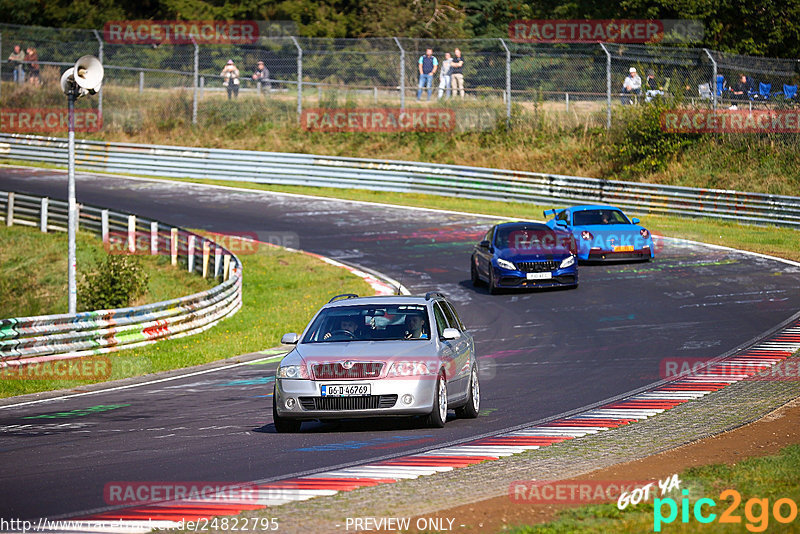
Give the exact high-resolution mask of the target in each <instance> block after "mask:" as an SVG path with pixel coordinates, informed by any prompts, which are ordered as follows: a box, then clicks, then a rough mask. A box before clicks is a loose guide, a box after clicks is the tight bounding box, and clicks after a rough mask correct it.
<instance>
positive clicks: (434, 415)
mask: <svg viewBox="0 0 800 534" xmlns="http://www.w3.org/2000/svg"><path fill="white" fill-rule="evenodd" d="M446 422H447V383H446V382H445V378H444V375H442V374H440V375H439V378H437V379H436V392H435V393H434V395H433V410H432V411H431V413H430V414H428V417H427V418H426V419H425V424H426V426H429V427H432V428H442V427H444V424H445V423H446Z"/></svg>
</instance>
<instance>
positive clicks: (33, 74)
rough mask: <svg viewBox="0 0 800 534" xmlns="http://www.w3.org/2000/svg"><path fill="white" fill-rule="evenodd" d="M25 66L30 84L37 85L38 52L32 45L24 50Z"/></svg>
mask: <svg viewBox="0 0 800 534" xmlns="http://www.w3.org/2000/svg"><path fill="white" fill-rule="evenodd" d="M25 66H26V68H27V70H28V81H29V82H30V83H31V84H32V85H39V54H38V53H37V52H36V48H34V47H32V46H29V47H28V49H27V50H25Z"/></svg>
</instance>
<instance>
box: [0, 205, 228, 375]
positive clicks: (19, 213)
mask: <svg viewBox="0 0 800 534" xmlns="http://www.w3.org/2000/svg"><path fill="white" fill-rule="evenodd" d="M0 213H2V214H3V217H2V223H3V224H8V225H11V224H19V225H26V226H35V227H39V228H40V229H42V231H46V230H56V231H66V226H67V203H66V202H64V201H58V200H52V199H46V198H40V197H34V196H30V195H23V194H20V193H11V192H6V191H0ZM160 224H161V223H158V222H157V221H150V220H146V219H142V218H139V217H136V216H133V215H128V214H123V213H117V212H113V211H110V210H104V209H101V208H97V207H93V206H86V205H82V206H80V213H79V217H78V225H79V228H82V229H89V230H91V231H93V232H95V233H98V234H101V235H102V236H103V237H104V240H107V238H108V235H109V232H114V233H119V235H122V236H129V237H130V239H131V241H133V240H134V239H135V238H136V236H142V235H144V236H148V237H149V239H148V240H149V241H150V243H148V244H149V245H151V248H150V251H151V253H154V254H155V253H157V252H158V251H159V250H169V251H170V253H171V254H172V253H173V252H175V253H176V254H180V255H181V256H182V258H181V260H182V261H181V265H182V266H183V260H184V259H185V265H186V267H187V268H188V269H189V270H190V271H197V272H198V273H207V274H210V275H211V276H213V277H215V278H221V279H222V283H220V284H219V285H217V286H215V287H213V288H211V289H209V290H207V291H203V292H201V293H197V294H194V295H189V296H187V297H182V298H177V299H173V300H168V301H165V302H157V303H155V304H147V305H145V306H137V307H132V308H121V309H116V310H99V311H90V312H82V313H77V314H74V315H72V314H62V315H43V316H38V317H21V318H13V319H0V368H2V367H6V366H10V365H19V364H22V363H28V362H31V361H46V360H56V359H64V358H75V357H80V356H88V355H94V354H103V353H107V352H113V351H116V350H120V349H124V348H133V347H139V346H142V345H147V344H150V343H154V342H156V341H157V340H160V339H169V338H177V337H183V336H188V335H191V334H196V333H199V332H202V331H203V330H206V329H208V328H210V327H212V326H214V325H215V324H216V323H217V322H219V321H220V320H222V319H224V318H226V317H229V316H231V315H233V314H234V313H236V312H237V311H238V310H239V308H240V307H241V305H242V267H241V262H240V261H239V259H238V258H237V257H236V255H235V254H233V253H232V252H230V251H228V250H227V249H225V248H223V247H220V246H219V245H217V244H216V243H214V242H213V241H211V240H208V239H207V238H205V237H203V236H200V235H197V234H194V233H192V232H188V231H186V230H183V229H179V228H169V230H170V231H169V232H168V233H167V232H163V231H161V232H159V227H160ZM163 228H168V227H166V226H163ZM173 240H174V243H173V242H172V241H173ZM159 241H161V242H159ZM167 242H168V243H167ZM206 242H208V246H205V244H206ZM173 262H175V260H174V259H173ZM65 275H66V273H65ZM204 275H205V274H204Z"/></svg>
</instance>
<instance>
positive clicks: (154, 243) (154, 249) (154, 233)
mask: <svg viewBox="0 0 800 534" xmlns="http://www.w3.org/2000/svg"><path fill="white" fill-rule="evenodd" d="M156 254H158V222H157V221H152V222H151V223H150V255H151V256H155V255H156Z"/></svg>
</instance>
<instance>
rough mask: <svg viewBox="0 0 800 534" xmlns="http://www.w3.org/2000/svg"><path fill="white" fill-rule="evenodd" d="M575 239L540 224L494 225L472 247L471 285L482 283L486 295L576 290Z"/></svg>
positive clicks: (576, 263) (558, 229) (568, 234)
mask: <svg viewBox="0 0 800 534" xmlns="http://www.w3.org/2000/svg"><path fill="white" fill-rule="evenodd" d="M576 252H577V250H576V244H575V239H574V238H573V237H572V234H570V233H569V232H567V231H564V230H562V229H561V228H550V227H548V226H547V225H545V224H542V223H534V222H509V223H502V224H497V225H495V226H493V227H492V228H490V229H489V231H488V232H486V235H485V236H484V237H483V240H481V242H480V243H478V244H477V245H475V248H474V249H473V251H472V257H471V259H470V273H471V276H472V284H473V285H475V286H478V285H480V284H482V283H484V282H486V283H487V284H488V286H489V293H492V294H494V293H497V292H498V291H499V290H500V289H504V288H539V287H573V288H574V287H578V262H577V260H576Z"/></svg>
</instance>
